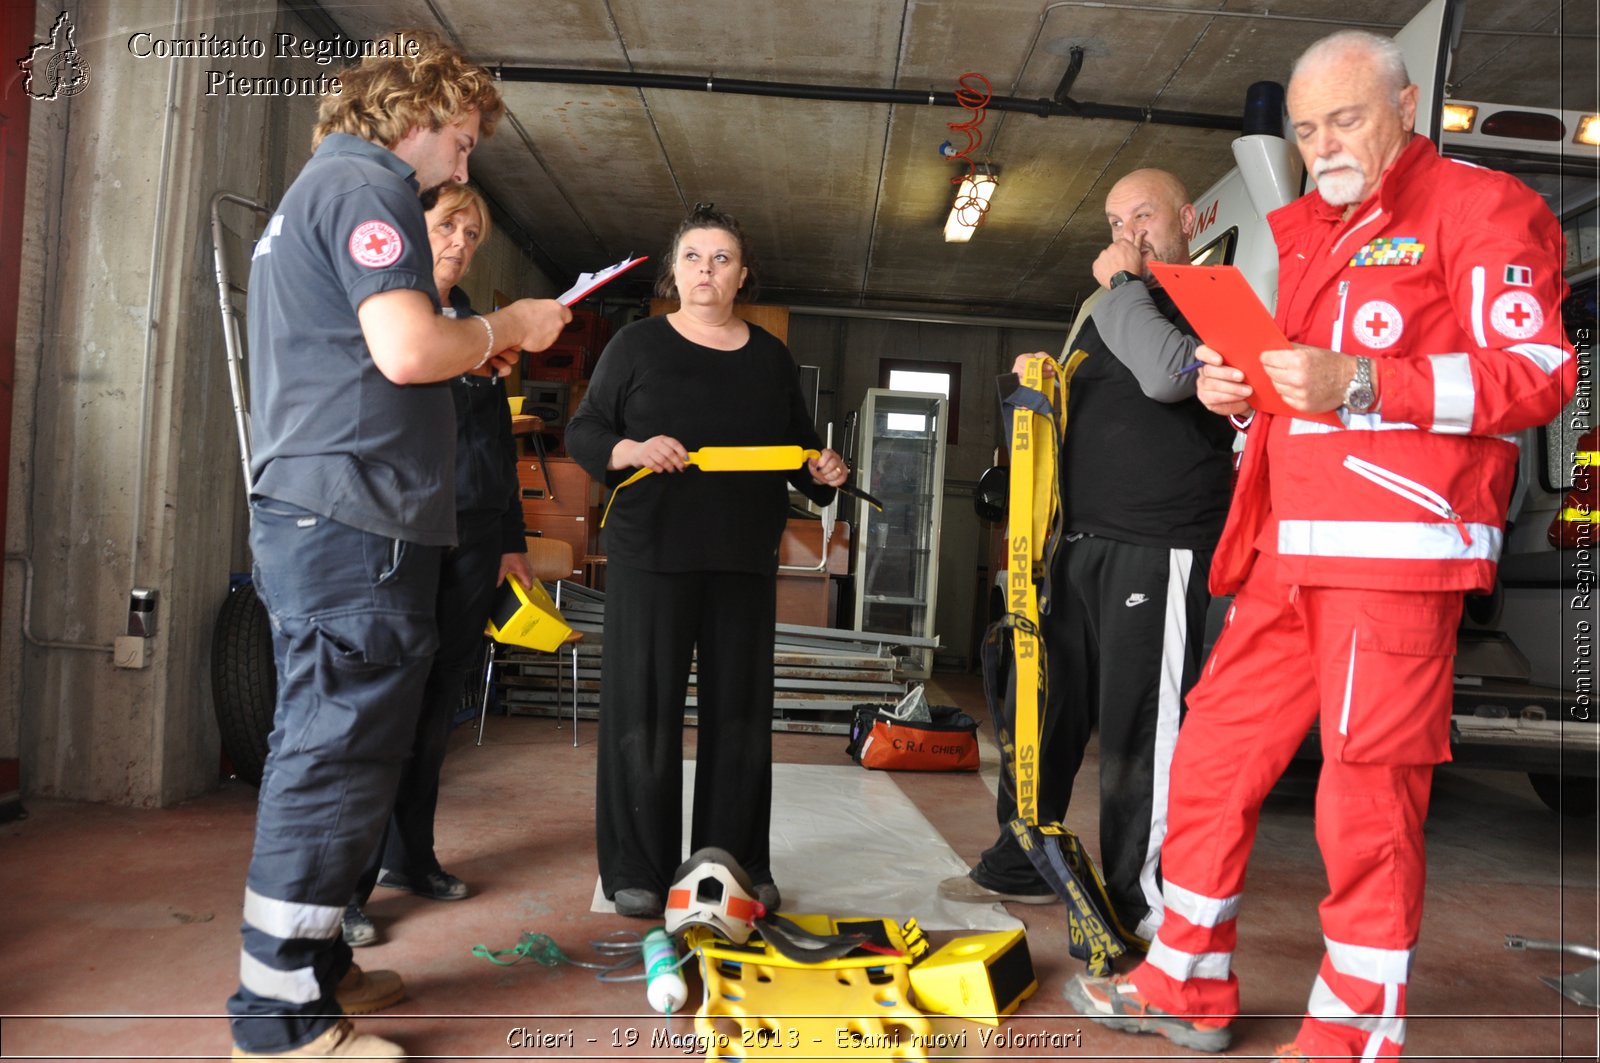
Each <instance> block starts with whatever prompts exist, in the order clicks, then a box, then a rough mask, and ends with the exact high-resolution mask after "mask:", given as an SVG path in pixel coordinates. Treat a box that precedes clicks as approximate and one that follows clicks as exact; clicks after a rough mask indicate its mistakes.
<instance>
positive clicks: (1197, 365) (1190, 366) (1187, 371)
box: [1172, 361, 1206, 380]
mask: <svg viewBox="0 0 1600 1063" xmlns="http://www.w3.org/2000/svg"><path fill="white" fill-rule="evenodd" d="M1205 364H1206V363H1204V362H1200V361H1194V362H1190V363H1189V364H1188V365H1186V366H1184V367H1183V368H1182V369H1179V370H1178V371H1177V372H1175V373H1173V374H1172V379H1174V380H1176V379H1178V378H1179V377H1180V376H1188V375H1189V374H1190V373H1192V372H1194V371H1195V370H1196V369H1199V368H1200V367H1201V366H1203V365H1205Z"/></svg>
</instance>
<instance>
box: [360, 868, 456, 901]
mask: <svg viewBox="0 0 1600 1063" xmlns="http://www.w3.org/2000/svg"><path fill="white" fill-rule="evenodd" d="M378 885H380V886H382V887H383V888H384V889H388V890H404V891H405V892H407V893H415V894H416V895H417V896H418V897H427V898H429V899H431V900H435V901H459V900H461V899H462V898H464V897H465V896H466V895H467V884H466V883H465V882H462V881H461V880H460V879H458V878H456V877H455V876H454V875H452V874H450V872H448V871H444V870H439V871H430V872H428V873H427V874H426V875H423V876H422V877H421V878H420V879H413V878H412V877H411V876H410V875H403V874H401V873H400V872H398V871H389V870H383V871H379V872H378Z"/></svg>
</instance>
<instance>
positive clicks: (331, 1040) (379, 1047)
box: [233, 971, 406, 1059]
mask: <svg viewBox="0 0 1600 1063" xmlns="http://www.w3.org/2000/svg"><path fill="white" fill-rule="evenodd" d="M374 973H375V974H389V973H392V972H389V971H376V972H374ZM233 1058H234V1059H404V1058H406V1053H405V1049H403V1048H401V1047H400V1046H399V1045H397V1044H395V1043H394V1042H393V1041H385V1040H384V1039H383V1038H381V1037H374V1036H372V1035H371V1034H367V1033H356V1028H355V1027H354V1026H352V1025H350V1023H349V1022H347V1021H346V1020H344V1019H340V1020H339V1021H338V1022H336V1023H334V1024H333V1025H332V1026H330V1027H328V1028H327V1029H326V1030H324V1031H323V1033H322V1036H320V1037H318V1038H317V1039H316V1040H315V1041H309V1042H307V1043H306V1044H303V1045H301V1046H300V1047H299V1048H291V1049H289V1050H288V1051H287V1052H246V1051H245V1050H244V1049H242V1048H239V1047H237V1046H236V1047H235V1048H234V1050H233Z"/></svg>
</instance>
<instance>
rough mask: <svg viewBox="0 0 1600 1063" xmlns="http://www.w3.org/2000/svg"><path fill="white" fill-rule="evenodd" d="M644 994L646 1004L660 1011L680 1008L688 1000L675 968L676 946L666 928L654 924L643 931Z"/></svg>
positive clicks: (663, 1012)
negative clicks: (648, 1002) (647, 1001)
mask: <svg viewBox="0 0 1600 1063" xmlns="http://www.w3.org/2000/svg"><path fill="white" fill-rule="evenodd" d="M642 948H643V950H644V976H645V987H644V995H645V998H646V999H647V1000H649V1001H650V1006H651V1007H652V1008H655V1009H656V1010H657V1011H659V1012H661V1014H663V1015H672V1014H675V1013H677V1012H680V1011H682V1010H683V1006H684V1004H686V1003H688V1000H689V987H688V986H687V985H685V984H684V981H683V975H682V974H681V973H680V972H679V970H678V950H677V948H676V947H675V946H674V945H673V944H672V938H670V937H668V936H667V932H666V930H664V929H662V928H661V927H659V926H658V927H655V928H653V929H651V930H649V931H647V932H646V933H645V935H644V943H643V945H642Z"/></svg>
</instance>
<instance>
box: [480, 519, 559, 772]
mask: <svg viewBox="0 0 1600 1063" xmlns="http://www.w3.org/2000/svg"><path fill="white" fill-rule="evenodd" d="M528 565H529V567H530V568H532V569H533V578H534V579H536V580H539V581H541V582H554V584H555V595H554V597H555V603H556V608H557V609H559V608H561V589H562V585H563V583H564V582H565V581H566V580H567V579H568V578H569V577H571V575H572V545H571V544H570V543H567V542H563V541H562V540H560V539H546V538H543V537H542V536H529V537H528ZM582 639H583V632H581V631H574V632H572V634H570V635H568V636H567V637H566V639H565V640H563V641H562V643H561V646H560V647H559V648H558V649H556V650H555V651H554V652H553V653H552V656H554V657H557V658H559V657H561V656H562V655H563V654H565V655H567V657H568V662H569V663H570V666H571V669H572V744H573V746H574V747H576V746H577V744H578V643H579V642H580V641H582ZM487 641H488V643H489V648H488V650H487V651H486V653H485V660H484V665H483V696H482V698H481V699H480V700H481V702H482V708H481V709H480V710H479V712H478V745H480V746H481V745H483V728H484V724H485V723H487V722H488V719H489V696H490V694H491V693H492V692H493V690H494V666H495V663H496V661H497V660H498V654H499V648H500V644H499V643H498V642H496V641H494V640H493V639H488V640H487ZM521 652H523V653H537V652H539V651H537V650H527V649H524V650H521ZM555 674H556V713H557V719H558V720H559V718H560V710H561V685H562V684H561V662H560V661H559V660H558V661H557V665H556V670H555Z"/></svg>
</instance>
